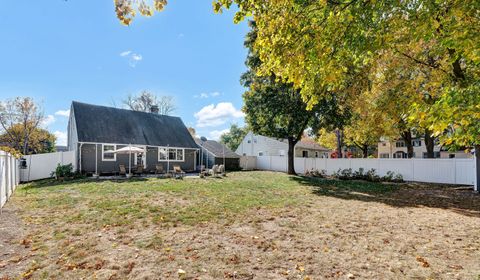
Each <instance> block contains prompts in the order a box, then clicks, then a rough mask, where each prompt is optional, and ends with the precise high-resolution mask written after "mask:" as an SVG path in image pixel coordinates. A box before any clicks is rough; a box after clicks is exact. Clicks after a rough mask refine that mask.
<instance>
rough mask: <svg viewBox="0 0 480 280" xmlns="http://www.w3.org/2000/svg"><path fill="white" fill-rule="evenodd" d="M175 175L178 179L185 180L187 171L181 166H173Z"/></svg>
mask: <svg viewBox="0 0 480 280" xmlns="http://www.w3.org/2000/svg"><path fill="white" fill-rule="evenodd" d="M173 175H174V176H175V177H176V178H177V177H178V178H183V177H184V176H185V171H183V170H182V168H181V167H180V166H179V165H175V166H173Z"/></svg>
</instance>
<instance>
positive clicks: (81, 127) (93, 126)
mask: <svg viewBox="0 0 480 280" xmlns="http://www.w3.org/2000/svg"><path fill="white" fill-rule="evenodd" d="M72 114H74V116H75V123H76V126H77V134H78V141H79V142H92V143H111V144H134V145H149V146H167V145H168V146H171V147H178V148H194V149H196V148H198V147H197V145H196V143H195V141H194V140H193V138H192V136H191V135H190V133H189V132H188V130H187V128H186V127H185V125H184V124H183V122H182V120H181V119H180V118H178V117H171V116H165V115H158V114H153V113H145V112H136V111H131V110H125V109H117V108H111V107H105V106H97V105H91V104H86V103H80V102H75V101H74V102H73V103H72Z"/></svg>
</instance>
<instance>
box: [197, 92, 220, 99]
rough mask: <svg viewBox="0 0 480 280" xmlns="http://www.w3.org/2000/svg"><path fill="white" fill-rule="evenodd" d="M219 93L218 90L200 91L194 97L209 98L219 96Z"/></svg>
mask: <svg viewBox="0 0 480 280" xmlns="http://www.w3.org/2000/svg"><path fill="white" fill-rule="evenodd" d="M220 95H221V93H220V92H218V91H214V92H202V93H200V94H197V95H195V96H194V97H195V98H209V97H217V96H220Z"/></svg>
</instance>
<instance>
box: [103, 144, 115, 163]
mask: <svg viewBox="0 0 480 280" xmlns="http://www.w3.org/2000/svg"><path fill="white" fill-rule="evenodd" d="M116 149H117V147H116V146H115V145H102V161H116V160H117V154H114V153H113V151H115V150H116Z"/></svg>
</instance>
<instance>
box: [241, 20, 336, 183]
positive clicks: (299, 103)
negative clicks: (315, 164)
mask: <svg viewBox="0 0 480 280" xmlns="http://www.w3.org/2000/svg"><path fill="white" fill-rule="evenodd" d="M250 27H251V31H250V32H249V33H248V35H247V37H246V40H245V46H246V47H247V48H248V49H249V53H248V56H247V60H246V63H245V64H246V65H247V67H248V71H247V72H246V73H244V74H243V75H242V78H241V82H242V84H243V86H245V87H246V88H248V91H246V92H245V93H244V94H243V100H244V107H243V111H244V112H245V113H246V122H247V124H248V125H249V127H250V128H251V129H252V130H253V132H254V133H257V134H261V135H265V136H268V137H273V138H278V139H287V141H288V174H292V175H293V174H296V173H295V167H294V156H295V155H294V150H295V145H296V144H297V143H298V141H300V140H301V138H302V136H303V134H304V131H305V129H307V128H308V127H320V123H321V122H322V120H324V119H325V120H330V117H329V116H331V115H332V114H330V113H332V112H333V111H335V109H336V108H335V107H334V106H332V104H333V102H331V100H330V101H329V100H321V102H318V103H317V104H314V105H311V106H308V104H307V102H305V101H304V100H303V98H302V96H301V95H300V94H299V90H297V89H295V88H294V87H293V86H292V84H289V83H283V82H280V81H278V79H277V77H276V76H275V75H269V76H261V75H259V73H258V72H257V71H258V69H259V67H260V65H261V64H262V61H261V60H260V57H259V56H258V54H257V53H256V51H255V50H254V49H253V44H254V43H255V40H256V34H257V30H256V26H255V22H250Z"/></svg>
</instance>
